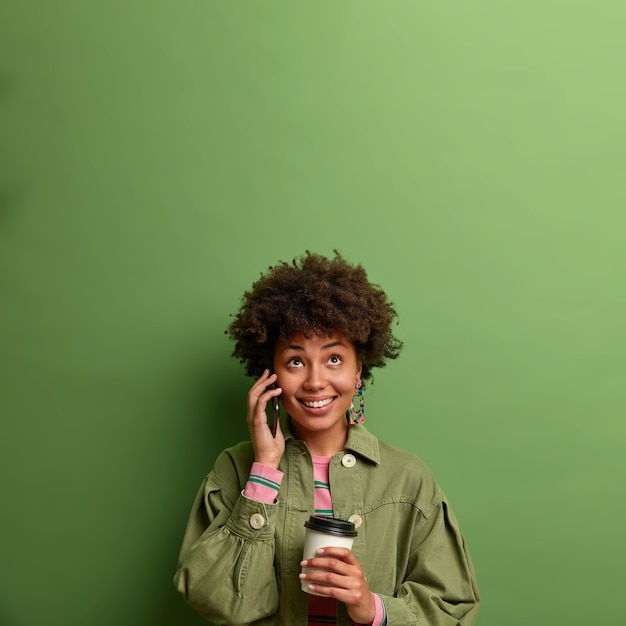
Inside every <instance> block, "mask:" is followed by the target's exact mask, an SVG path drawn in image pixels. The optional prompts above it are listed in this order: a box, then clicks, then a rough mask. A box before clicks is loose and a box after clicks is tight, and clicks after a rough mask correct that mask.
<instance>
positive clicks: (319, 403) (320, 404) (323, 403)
mask: <svg viewBox="0 0 626 626" xmlns="http://www.w3.org/2000/svg"><path fill="white" fill-rule="evenodd" d="M332 401H333V399H332V398H328V399H327V400H319V401H316V402H306V401H304V400H303V401H302V404H304V406H308V407H309V408H311V409H321V408H322V407H323V406H326V405H328V404H330V403H331V402H332Z"/></svg>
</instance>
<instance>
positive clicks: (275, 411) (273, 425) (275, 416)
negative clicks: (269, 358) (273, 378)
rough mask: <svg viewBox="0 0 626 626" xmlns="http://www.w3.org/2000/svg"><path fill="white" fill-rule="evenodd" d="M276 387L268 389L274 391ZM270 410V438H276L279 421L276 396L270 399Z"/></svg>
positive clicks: (275, 385)
mask: <svg viewBox="0 0 626 626" xmlns="http://www.w3.org/2000/svg"><path fill="white" fill-rule="evenodd" d="M277 387H278V385H277V384H276V383H272V385H270V389H276V388H277ZM272 408H273V416H272V422H271V424H270V432H271V433H272V437H276V429H277V428H278V422H279V420H280V401H279V400H278V396H274V397H273V398H272Z"/></svg>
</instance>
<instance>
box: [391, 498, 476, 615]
mask: <svg viewBox="0 0 626 626" xmlns="http://www.w3.org/2000/svg"><path fill="white" fill-rule="evenodd" d="M381 597H382V598H383V601H384V603H385V609H386V612H387V624H389V626H391V625H394V624H396V625H399V624H411V625H419V626H471V625H472V624H474V623H475V621H476V617H477V614H478V607H479V604H480V596H479V592H478V586H477V582H476V575H475V572H474V568H473V565H472V561H471V558H470V555H469V552H468V550H467V546H466V543H465V539H464V537H463V535H462V533H461V529H460V527H459V524H458V522H457V521H456V518H455V517H454V513H453V512H452V509H451V508H450V507H449V505H448V503H447V502H446V500H445V497H444V496H443V494H442V493H441V492H440V491H439V490H438V497H437V502H436V503H435V506H434V508H433V510H432V512H429V515H427V516H426V515H424V514H423V513H420V516H419V522H418V523H417V524H416V528H415V532H414V535H413V541H412V543H411V553H410V555H409V560H408V566H407V572H406V575H405V579H404V582H403V583H402V584H401V585H400V587H399V589H398V590H397V593H395V594H394V596H387V595H381Z"/></svg>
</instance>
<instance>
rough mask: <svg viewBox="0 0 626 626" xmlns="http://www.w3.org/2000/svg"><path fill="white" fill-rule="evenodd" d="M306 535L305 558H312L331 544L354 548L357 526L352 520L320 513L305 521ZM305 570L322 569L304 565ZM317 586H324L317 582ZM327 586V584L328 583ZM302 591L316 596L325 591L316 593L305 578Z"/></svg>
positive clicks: (349, 548)
mask: <svg viewBox="0 0 626 626" xmlns="http://www.w3.org/2000/svg"><path fill="white" fill-rule="evenodd" d="M304 526H305V528H306V535H305V537H304V552H303V555H302V556H303V558H304V559H312V558H313V557H314V556H315V553H316V552H317V551H318V550H319V549H320V548H328V547H330V546H334V547H338V548H348V550H352V544H353V543H354V538H355V537H356V528H355V526H354V524H353V523H352V522H348V521H346V520H342V519H337V518H335V517H321V516H319V515H311V517H310V518H309V519H308V520H307V521H306V522H304ZM302 571H303V572H314V571H322V570H319V569H317V568H314V567H303V568H302ZM315 585H316V586H319V587H324V586H325V585H323V584H322V583H315ZM326 586H327V585H326ZM301 587H302V591H306V592H307V593H310V594H312V595H315V596H322V595H324V594H323V593H316V592H315V591H310V590H309V583H308V582H307V581H306V580H303V581H302V583H301Z"/></svg>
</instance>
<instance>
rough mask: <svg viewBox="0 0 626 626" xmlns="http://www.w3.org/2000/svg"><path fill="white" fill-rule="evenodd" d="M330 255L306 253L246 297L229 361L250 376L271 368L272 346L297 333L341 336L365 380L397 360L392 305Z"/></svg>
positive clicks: (358, 269)
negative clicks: (349, 345)
mask: <svg viewBox="0 0 626 626" xmlns="http://www.w3.org/2000/svg"><path fill="white" fill-rule="evenodd" d="M334 253H335V256H334V257H333V258H330V259H329V258H326V257H324V256H322V255H320V254H315V253H312V252H309V251H308V250H307V251H306V253H305V255H303V256H302V257H299V258H296V259H294V260H293V261H292V262H291V263H287V262H285V261H281V262H279V264H278V265H275V266H270V268H269V271H268V272H267V273H266V274H261V278H259V279H258V280H257V281H256V282H255V283H254V284H253V285H252V289H251V290H250V291H246V292H245V293H244V295H243V298H242V303H241V307H240V308H239V311H238V312H237V314H236V315H235V316H234V317H235V319H234V320H233V322H232V323H231V324H230V326H229V327H228V330H227V331H226V332H227V333H228V334H229V336H230V337H231V339H233V340H234V342H235V348H234V350H233V353H232V356H234V357H236V358H238V359H239V361H240V362H241V363H242V364H244V365H245V367H246V373H247V374H248V375H249V376H254V377H258V376H260V375H261V374H262V373H263V371H264V370H265V368H267V367H270V368H271V364H272V362H273V358H274V348H275V346H276V344H277V343H278V342H279V341H289V340H290V339H291V338H292V337H293V336H294V335H296V334H298V333H300V332H301V333H304V335H305V336H307V337H309V336H311V334H313V333H314V334H317V335H330V334H331V333H332V332H334V331H340V332H342V333H343V334H344V335H345V337H346V339H348V340H349V341H351V342H352V343H353V344H354V346H355V348H356V353H357V358H358V360H359V362H360V363H361V364H362V372H361V378H363V379H364V380H365V379H368V378H370V377H371V370H372V368H374V367H383V366H384V365H385V364H386V360H387V359H395V358H396V357H397V356H398V354H399V353H400V350H401V348H402V342H401V341H400V340H399V339H397V338H396V337H394V335H393V333H392V330H391V326H392V323H393V321H394V319H396V317H397V313H396V310H395V308H394V307H393V304H392V303H391V302H389V301H388V300H387V295H386V294H385V292H384V291H383V290H382V289H380V288H379V287H378V286H377V285H373V284H372V283H370V282H369V281H368V279H367V274H366V272H365V270H364V269H363V267H362V266H361V265H351V264H350V263H348V262H347V261H346V260H345V259H344V258H343V257H342V256H341V254H339V252H337V250H335V251H334Z"/></svg>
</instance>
